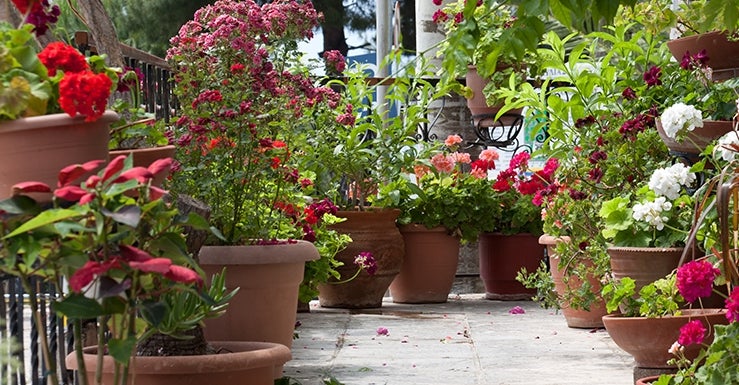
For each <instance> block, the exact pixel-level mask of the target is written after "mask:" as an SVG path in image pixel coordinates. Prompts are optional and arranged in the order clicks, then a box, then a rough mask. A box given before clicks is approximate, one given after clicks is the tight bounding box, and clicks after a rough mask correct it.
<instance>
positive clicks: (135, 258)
mask: <svg viewBox="0 0 739 385" xmlns="http://www.w3.org/2000/svg"><path fill="white" fill-rule="evenodd" d="M119 249H120V250H121V256H122V257H123V259H125V260H126V261H128V262H146V261H148V260H150V259H152V258H154V257H152V256H151V254H149V253H147V252H146V251H144V250H141V249H139V248H137V247H133V246H129V245H121V246H119ZM170 263H171V262H170Z"/></svg>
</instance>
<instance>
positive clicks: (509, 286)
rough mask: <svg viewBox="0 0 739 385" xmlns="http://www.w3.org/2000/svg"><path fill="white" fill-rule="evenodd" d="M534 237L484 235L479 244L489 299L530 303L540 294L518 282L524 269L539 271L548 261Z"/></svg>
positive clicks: (536, 237)
mask: <svg viewBox="0 0 739 385" xmlns="http://www.w3.org/2000/svg"><path fill="white" fill-rule="evenodd" d="M538 239H539V237H538V236H536V235H533V234H511V235H504V234H496V233H482V234H480V237H479V241H478V256H479V259H480V278H481V279H482V281H483V283H484V284H485V298H487V299H492V300H509V301H518V300H528V299H531V297H532V296H534V295H535V294H536V290H535V289H527V288H526V287H524V286H523V284H521V283H520V282H518V281H516V275H517V274H518V272H519V271H520V270H521V268H526V271H528V272H532V271H536V269H537V268H538V267H539V265H540V263H541V261H542V260H543V259H544V248H545V247H544V245H541V244H539V242H538Z"/></svg>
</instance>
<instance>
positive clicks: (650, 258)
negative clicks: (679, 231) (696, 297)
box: [606, 247, 684, 293]
mask: <svg viewBox="0 0 739 385" xmlns="http://www.w3.org/2000/svg"><path fill="white" fill-rule="evenodd" d="M683 250H684V249H683V248H682V247H671V248H664V247H609V248H608V249H607V250H606V251H607V252H608V255H609V256H610V257H611V275H612V276H613V278H616V279H621V278H623V277H629V278H631V279H633V280H634V283H635V285H636V287H635V293H639V290H640V289H641V288H642V287H644V286H646V285H648V284H650V283H652V282H654V281H656V280H658V279H660V278H664V277H665V276H666V275H667V274H670V273H671V272H672V271H673V270H675V269H676V268H677V265H678V263H680V257H681V256H682V254H683Z"/></svg>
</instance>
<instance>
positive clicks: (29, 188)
mask: <svg viewBox="0 0 739 385" xmlns="http://www.w3.org/2000/svg"><path fill="white" fill-rule="evenodd" d="M12 191H13V195H20V194H26V193H33V192H51V188H50V187H49V186H48V185H47V184H46V183H41V182H22V183H17V184H15V185H13V187H12Z"/></svg>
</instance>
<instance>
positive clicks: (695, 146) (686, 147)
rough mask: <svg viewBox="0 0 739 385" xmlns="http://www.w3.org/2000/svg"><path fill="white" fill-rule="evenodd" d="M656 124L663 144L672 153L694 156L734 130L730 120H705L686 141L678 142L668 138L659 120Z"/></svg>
mask: <svg viewBox="0 0 739 385" xmlns="http://www.w3.org/2000/svg"><path fill="white" fill-rule="evenodd" d="M656 124H657V132H658V133H659V136H660V138H662V142H664V143H665V145H666V146H667V148H668V149H669V150H670V151H672V152H675V153H678V154H687V155H693V156H697V155H698V154H700V153H701V152H702V151H703V150H704V149H705V148H706V146H708V144H709V143H711V142H712V141H714V140H716V139H718V138H720V137H722V136H724V134H726V133H727V132H729V131H732V130H733V129H734V126H733V122H732V121H730V120H704V121H703V127H696V128H695V130H693V131H692V132H691V133H690V134H688V137H687V138H686V139H685V140H682V141H679V142H678V141H676V140H675V139H672V138H670V137H669V136H667V134H666V133H665V131H664V129H663V128H662V123H660V120H659V119H657V120H656Z"/></svg>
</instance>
